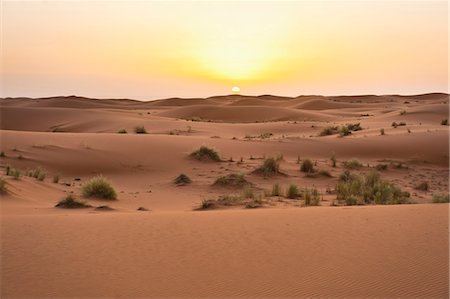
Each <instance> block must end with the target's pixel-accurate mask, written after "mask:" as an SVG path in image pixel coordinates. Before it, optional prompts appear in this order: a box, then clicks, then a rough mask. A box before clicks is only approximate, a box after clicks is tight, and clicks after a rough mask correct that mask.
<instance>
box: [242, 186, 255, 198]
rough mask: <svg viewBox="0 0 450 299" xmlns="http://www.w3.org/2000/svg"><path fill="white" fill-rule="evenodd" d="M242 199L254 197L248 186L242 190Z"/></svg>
mask: <svg viewBox="0 0 450 299" xmlns="http://www.w3.org/2000/svg"><path fill="white" fill-rule="evenodd" d="M243 195H244V198H253V197H255V195H254V194H253V189H252V188H251V187H250V186H247V187H245V188H244V191H243Z"/></svg>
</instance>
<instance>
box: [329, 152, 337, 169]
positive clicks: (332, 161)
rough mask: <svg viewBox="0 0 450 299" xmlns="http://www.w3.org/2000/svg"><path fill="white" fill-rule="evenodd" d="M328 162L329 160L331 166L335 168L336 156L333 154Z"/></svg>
mask: <svg viewBox="0 0 450 299" xmlns="http://www.w3.org/2000/svg"><path fill="white" fill-rule="evenodd" d="M330 160H331V166H332V167H336V162H337V160H336V156H335V155H334V154H333V155H332V156H331V158H330Z"/></svg>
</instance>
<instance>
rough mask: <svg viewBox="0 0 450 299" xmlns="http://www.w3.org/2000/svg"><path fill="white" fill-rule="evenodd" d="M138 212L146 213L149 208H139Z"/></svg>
mask: <svg viewBox="0 0 450 299" xmlns="http://www.w3.org/2000/svg"><path fill="white" fill-rule="evenodd" d="M137 211H143V212H146V211H148V209H147V208H144V207H139V208H137Z"/></svg>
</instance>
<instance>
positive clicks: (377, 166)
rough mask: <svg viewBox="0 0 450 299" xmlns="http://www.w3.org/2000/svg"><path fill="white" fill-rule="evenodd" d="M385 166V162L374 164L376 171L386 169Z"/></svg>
mask: <svg viewBox="0 0 450 299" xmlns="http://www.w3.org/2000/svg"><path fill="white" fill-rule="evenodd" d="M387 168H388V165H387V164H377V165H376V166H375V169H376V170H378V171H383V170H387Z"/></svg>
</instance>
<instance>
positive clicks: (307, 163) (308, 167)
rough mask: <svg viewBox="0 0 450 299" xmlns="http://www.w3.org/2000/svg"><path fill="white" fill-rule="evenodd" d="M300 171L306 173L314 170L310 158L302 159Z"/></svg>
mask: <svg viewBox="0 0 450 299" xmlns="http://www.w3.org/2000/svg"><path fill="white" fill-rule="evenodd" d="M300 171H302V172H306V173H312V172H314V164H313V162H312V161H311V160H310V159H305V160H303V162H302V165H301V166H300Z"/></svg>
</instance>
